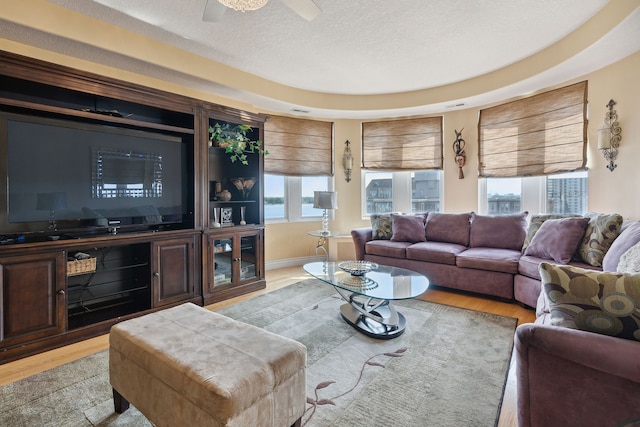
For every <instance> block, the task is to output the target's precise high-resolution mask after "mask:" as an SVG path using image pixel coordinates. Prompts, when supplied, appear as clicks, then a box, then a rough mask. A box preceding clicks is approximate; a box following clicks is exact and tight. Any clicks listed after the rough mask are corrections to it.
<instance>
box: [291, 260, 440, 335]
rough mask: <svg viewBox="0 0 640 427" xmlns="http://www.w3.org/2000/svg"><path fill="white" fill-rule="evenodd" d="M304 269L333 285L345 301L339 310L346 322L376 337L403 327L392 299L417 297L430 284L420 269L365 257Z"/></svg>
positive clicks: (401, 317)
mask: <svg viewBox="0 0 640 427" xmlns="http://www.w3.org/2000/svg"><path fill="white" fill-rule="evenodd" d="M362 263H364V264H362ZM343 268H344V269H343ZM366 270H370V271H366ZM304 271H306V272H307V273H309V274H310V275H312V276H313V277H315V278H316V279H318V280H320V281H322V282H324V283H327V284H329V285H331V286H333V287H334V288H335V289H336V291H338V293H339V294H340V296H342V298H343V299H344V300H345V301H347V304H344V305H342V306H341V307H340V313H341V314H342V318H343V319H344V320H345V321H346V322H347V323H348V324H350V325H351V326H353V327H354V328H356V329H357V330H358V331H360V332H362V333H364V334H366V335H368V336H370V337H373V338H378V339H391V338H396V337H398V336H400V335H402V333H403V332H404V330H405V327H406V319H405V317H404V316H403V315H402V313H399V312H398V311H397V310H396V309H395V307H394V306H393V305H392V304H391V301H394V300H402V299H410V298H416V297H418V296H420V295H422V294H423V293H425V292H426V290H427V288H428V287H429V280H428V279H427V278H426V277H425V276H424V275H422V274H420V273H416V272H415V271H411V270H407V269H405V268H398V267H389V266H386V265H378V264H375V263H368V262H366V261H364V262H363V261H343V262H311V263H308V264H305V265H304ZM349 271H352V272H353V274H352V273H350V272H349Z"/></svg>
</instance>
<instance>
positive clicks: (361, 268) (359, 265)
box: [338, 261, 378, 276]
mask: <svg viewBox="0 0 640 427" xmlns="http://www.w3.org/2000/svg"><path fill="white" fill-rule="evenodd" d="M338 267H340V268H341V269H342V270H344V271H346V272H347V273H349V274H351V275H352V276H363V275H364V274H365V273H368V272H370V271H371V270H375V269H376V268H378V264H376V263H375V262H370V261H342V262H339V263H338Z"/></svg>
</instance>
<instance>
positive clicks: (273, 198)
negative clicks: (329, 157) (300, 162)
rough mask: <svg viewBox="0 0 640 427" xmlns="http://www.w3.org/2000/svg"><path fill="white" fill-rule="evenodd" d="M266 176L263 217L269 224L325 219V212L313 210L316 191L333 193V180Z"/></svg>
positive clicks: (312, 177)
mask: <svg viewBox="0 0 640 427" xmlns="http://www.w3.org/2000/svg"><path fill="white" fill-rule="evenodd" d="M264 177H265V198H264V217H265V220H266V221H269V222H284V221H290V222H294V221H306V220H314V221H315V220H318V219H319V218H320V217H322V209H315V208H314V207H313V193H314V191H327V190H330V187H331V186H330V184H332V181H331V178H329V177H326V176H302V177H300V176H282V175H269V174H265V176H264ZM330 214H332V213H330Z"/></svg>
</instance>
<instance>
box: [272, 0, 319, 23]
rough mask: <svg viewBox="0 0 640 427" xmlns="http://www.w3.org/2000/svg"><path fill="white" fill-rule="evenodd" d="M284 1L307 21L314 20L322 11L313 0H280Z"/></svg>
mask: <svg viewBox="0 0 640 427" xmlns="http://www.w3.org/2000/svg"><path fill="white" fill-rule="evenodd" d="M280 1H281V2H282V3H284V4H286V5H287V6H289V8H290V9H291V10H293V11H294V12H295V13H297V14H298V15H300V16H302V17H303V18H304V19H306V20H307V21H313V20H314V19H316V18H317V17H318V15H320V13H322V11H321V10H320V8H319V7H318V6H316V4H315V3H314V2H313V0H280Z"/></svg>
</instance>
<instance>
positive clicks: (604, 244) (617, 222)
mask: <svg viewBox="0 0 640 427" xmlns="http://www.w3.org/2000/svg"><path fill="white" fill-rule="evenodd" d="M585 216H586V217H587V218H589V225H587V230H586V231H585V232H584V239H583V240H582V243H580V246H579V247H578V254H580V257H581V258H582V260H583V261H584V262H586V263H587V264H590V265H593V266H594V267H602V260H603V258H604V256H605V254H606V253H607V250H608V249H609V248H610V247H611V244H612V243H613V241H614V240H615V239H616V237H618V235H619V234H620V227H622V216H621V215H618V214H598V213H592V212H591V213H588V214H586V215H585Z"/></svg>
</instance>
